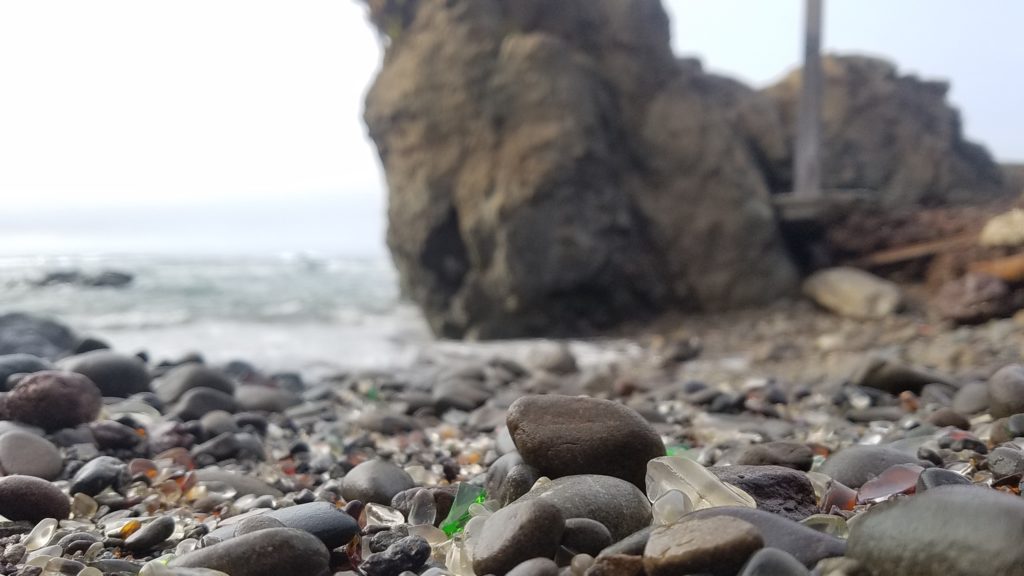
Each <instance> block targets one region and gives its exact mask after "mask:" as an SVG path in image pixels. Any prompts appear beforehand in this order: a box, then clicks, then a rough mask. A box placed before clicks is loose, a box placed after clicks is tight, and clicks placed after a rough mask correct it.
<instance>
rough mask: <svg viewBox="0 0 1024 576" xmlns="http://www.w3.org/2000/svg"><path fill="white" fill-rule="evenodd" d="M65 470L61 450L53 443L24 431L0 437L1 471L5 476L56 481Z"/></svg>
mask: <svg viewBox="0 0 1024 576" xmlns="http://www.w3.org/2000/svg"><path fill="white" fill-rule="evenodd" d="M63 469H64V459H63V458H62V457H61V455H60V450H58V449H57V447H56V446H54V445H53V443H52V442H50V441H49V440H47V439H46V438H43V437H41V436H37V435H35V434H32V433H29V432H24V431H22V430H11V431H10V432H6V433H4V434H2V435H0V470H2V473H3V474H5V475H6V474H21V475H24V476H35V477H36V478H42V479H44V480H55V479H56V478H57V477H58V476H60V473H61V470H63Z"/></svg>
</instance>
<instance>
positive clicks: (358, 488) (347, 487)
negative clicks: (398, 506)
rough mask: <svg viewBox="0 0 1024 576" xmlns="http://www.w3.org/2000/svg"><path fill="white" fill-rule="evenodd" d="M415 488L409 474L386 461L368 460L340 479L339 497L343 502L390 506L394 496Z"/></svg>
mask: <svg viewBox="0 0 1024 576" xmlns="http://www.w3.org/2000/svg"><path fill="white" fill-rule="evenodd" d="M414 486H416V483H415V482H413V479H412V477H411V476H409V474H408V473H407V472H406V471H405V470H402V469H401V468H399V467H398V466H396V465H395V464H393V463H391V462H388V461H386V460H368V461H366V462H363V463H362V464H360V465H358V466H356V467H355V468H353V469H352V470H350V471H349V473H348V474H346V475H345V477H344V478H342V479H341V496H342V497H343V498H344V499H345V500H361V501H363V502H367V503H371V502H372V503H374V504H383V505H385V506H387V505H390V504H391V500H392V499H393V498H394V497H395V495H396V494H398V493H399V492H402V491H403V490H408V489H410V488H412V487H414Z"/></svg>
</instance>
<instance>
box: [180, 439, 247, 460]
mask: <svg viewBox="0 0 1024 576" xmlns="http://www.w3.org/2000/svg"><path fill="white" fill-rule="evenodd" d="M240 449H241V444H240V443H239V441H238V436H237V435H236V434H235V433H233V432H225V433H223V434H221V435H219V436H217V437H215V438H211V439H209V440H207V441H206V442H203V443H202V444H199V445H198V446H194V447H193V448H192V450H191V454H192V458H194V459H196V460H197V461H199V460H200V459H201V458H203V457H206V458H208V460H206V461H207V462H209V459H212V460H213V461H214V462H219V461H221V460H227V459H228V458H234V457H235V455H237V454H238V451H239V450H240Z"/></svg>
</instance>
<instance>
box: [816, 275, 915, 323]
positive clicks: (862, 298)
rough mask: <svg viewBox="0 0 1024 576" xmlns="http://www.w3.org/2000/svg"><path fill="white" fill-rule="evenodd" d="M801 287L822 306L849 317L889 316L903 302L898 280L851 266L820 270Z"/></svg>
mask: <svg viewBox="0 0 1024 576" xmlns="http://www.w3.org/2000/svg"><path fill="white" fill-rule="evenodd" d="M801 289H802V291H803V293H804V295H805V296H807V297H808V298H810V299H811V300H814V302H815V303H817V304H818V305H819V306H821V307H822V308H825V309H827V310H829V311H831V312H833V313H835V314H838V315H840V316H845V317H848V318H857V319H870V318H885V317H887V316H891V315H892V314H893V313H895V312H896V311H897V310H898V309H899V308H900V306H901V305H902V303H903V295H902V293H901V291H900V288H899V286H898V285H897V284H895V283H893V282H891V281H889V280H886V279H884V278H880V277H878V276H875V275H874V274H871V273H870V272H866V271H864V270H861V269H859V268H852V267H847V266H840V267H835V268H826V269H823V270H818V271H817V272H815V273H813V274H811V275H810V276H808V277H807V279H806V280H804V283H803V286H802V287H801Z"/></svg>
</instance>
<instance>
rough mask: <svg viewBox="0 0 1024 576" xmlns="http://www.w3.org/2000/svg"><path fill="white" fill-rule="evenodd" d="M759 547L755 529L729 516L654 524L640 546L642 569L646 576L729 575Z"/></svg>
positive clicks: (736, 570) (761, 539) (762, 540)
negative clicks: (661, 524) (669, 523)
mask: <svg viewBox="0 0 1024 576" xmlns="http://www.w3.org/2000/svg"><path fill="white" fill-rule="evenodd" d="M763 546H764V539H763V538H762V537H761V534H760V532H758V530H757V528H755V527H754V526H753V525H751V524H749V523H747V522H744V521H743V520H740V519H738V518H731V517H729V516H717V517H711V518H700V519H693V520H686V521H683V522H680V523H678V524H672V525H668V526H656V527H655V528H654V529H653V530H651V535H650V538H649V539H648V540H647V546H645V547H644V554H643V562H644V571H645V573H646V574H647V576H676V575H678V574H696V573H709V574H713V575H715V576H733V575H734V574H736V572H738V571H739V569H740V568H741V567H742V566H743V564H744V563H745V562H746V561H747V558H749V557H750V556H751V555H752V554H753V553H754V552H756V551H757V550H759V549H761V548H762V547H763Z"/></svg>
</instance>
